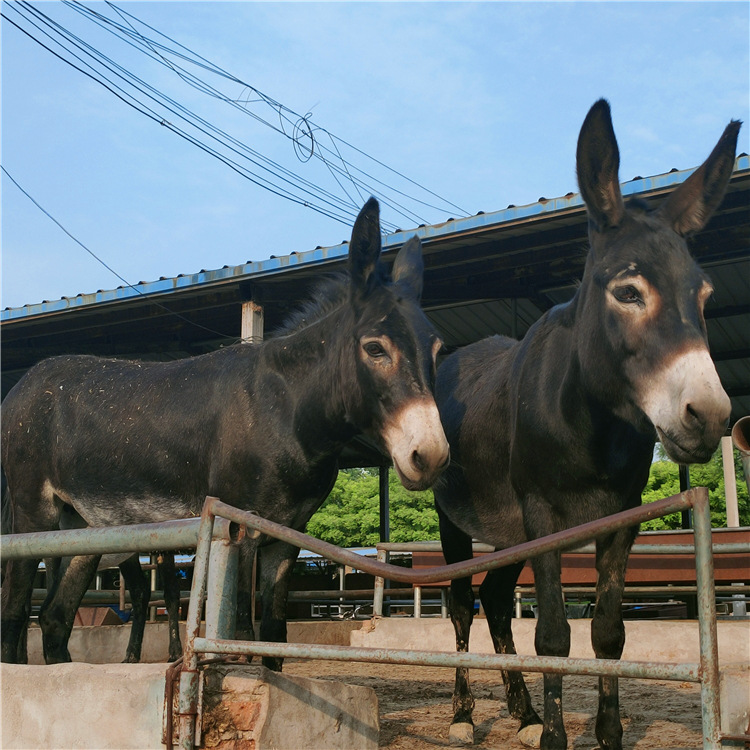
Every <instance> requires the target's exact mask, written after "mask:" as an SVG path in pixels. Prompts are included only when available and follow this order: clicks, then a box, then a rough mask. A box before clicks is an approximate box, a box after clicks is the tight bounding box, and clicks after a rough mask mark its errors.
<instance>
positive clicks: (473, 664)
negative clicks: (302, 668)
mask: <svg viewBox="0 0 750 750" xmlns="http://www.w3.org/2000/svg"><path fill="white" fill-rule="evenodd" d="M195 649H196V651H199V652H201V653H222V654H235V655H252V656H281V657H284V658H288V659H327V660H331V661H361V662H369V663H374V664H411V665H416V666H422V667H467V668H469V669H507V670H510V671H522V672H551V673H554V674H579V675H602V676H617V677H634V678H639V679H653V680H673V681H677V682H700V670H699V665H698V664H691V663H675V662H646V661H640V662H639V661H618V660H615V659H611V660H610V659H571V658H570V657H564V656H531V655H525V654H477V653H465V652H464V653H458V652H455V651H407V650H404V649H388V648H354V647H352V646H328V645H319V644H318V645H316V644H309V643H270V642H268V641H229V640H219V639H209V638H196V639H195Z"/></svg>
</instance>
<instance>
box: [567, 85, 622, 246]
mask: <svg viewBox="0 0 750 750" xmlns="http://www.w3.org/2000/svg"><path fill="white" fill-rule="evenodd" d="M576 171H577V172H578V187H579V188H580V190H581V196H582V197H583V201H584V203H585V204H586V210H587V212H588V216H589V222H590V223H591V224H592V225H593V228H594V229H595V230H597V231H599V232H603V231H604V230H605V229H609V228H610V227H616V226H619V224H620V222H621V221H622V217H623V215H624V213H625V203H624V201H623V199H622V193H621V192H620V181H619V177H618V174H619V171H620V150H619V148H618V147H617V139H616V138H615V131H614V128H613V127H612V115H611V112H610V109H609V102H607V100H606V99H599V101H598V102H596V103H595V104H594V106H593V107H591V109H590V110H589V113H588V114H587V115H586V119H585V120H584V121H583V125H582V126H581V132H580V134H579V136H578V147H577V149H576Z"/></svg>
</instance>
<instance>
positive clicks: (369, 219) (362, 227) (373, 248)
mask: <svg viewBox="0 0 750 750" xmlns="http://www.w3.org/2000/svg"><path fill="white" fill-rule="evenodd" d="M379 265H380V206H379V205H378V202H377V200H376V199H375V198H370V200H368V201H367V203H365V205H364V206H363V207H362V210H361V211H360V212H359V216H357V220H356V221H355V222H354V228H353V229H352V239H351V242H350V243H349V272H350V274H351V280H352V292H353V293H357V294H359V295H360V296H364V295H366V294H367V293H368V292H369V291H370V289H371V288H372V284H373V282H374V281H375V280H376V279H377V278H378V274H379V273H381V272H382V271H381V270H380V268H379Z"/></svg>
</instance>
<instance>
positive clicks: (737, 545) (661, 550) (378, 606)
mask: <svg viewBox="0 0 750 750" xmlns="http://www.w3.org/2000/svg"><path fill="white" fill-rule="evenodd" d="M748 530H749V529H748V528H747V527H745V528H737V529H727V531H748ZM714 531H715V530H714ZM650 533H651V534H655V533H658V534H660V535H663V534H664V532H648V531H647V532H642V533H641V535H640V537H639V539H643V538H647V537H648V534H650ZM679 533H680V536H684V531H682V530H681V531H680V532H679ZM375 549H376V550H377V553H376V555H377V556H376V559H377V560H378V561H379V562H388V558H389V555H390V554H391V552H409V553H412V554H413V553H415V552H438V553H441V554H442V551H443V548H442V545H441V543H440V542H439V541H424V542H378V544H376V545H375ZM711 549H712V552H713V554H714V555H732V554H742V553H745V554H746V553H748V552H750V542H714V543H713V544H712V545H711ZM494 550H495V548H494V547H493V546H491V545H489V544H484V543H482V542H473V543H472V551H473V552H474V553H475V554H480V555H483V554H487V553H488V552H494ZM566 552H568V553H574V554H595V553H596V546H595V545H593V544H584V545H582V546H577V547H571V548H569V549H566ZM634 555H690V556H694V555H695V545H694V544H690V543H688V544H670V543H668V542H667V543H663V544H648V543H642V542H639V543H638V544H634V545H633V547H632V548H631V550H630V556H631V557H632V556H634ZM385 582H386V579H384V578H382V577H380V576H378V577H376V578H375V587H374V593H373V615H374V616H375V617H382V616H383V614H384V605H385V596H384V592H385ZM563 590H564V592H567V593H571V594H587V595H590V594H592V593H593V592H594V586H593V585H591V586H582V585H575V586H571V585H564V586H563ZM533 591H534V587H533V586H516V589H515V598H516V608H515V609H516V611H515V616H516V617H517V618H520V617H521V612H520V604H521V596H522V594H523V593H527V594H528V593H531V592H533ZM625 591H626V593H630V594H639V595H648V596H664V595H673V594H693V595H694V594H696V593H697V586H674V585H669V586H664V585H659V584H655V585H645V584H641V585H633V584H628V583H627V581H626V583H625ZM716 591H717V592H721V593H722V594H728V595H730V596H728V597H724V598H727V599H728V600H731V599H732V598H734V597H732V596H731V595H738V594H739V595H747V594H748V593H750V586H747V585H742V584H740V585H727V586H716ZM413 601H414V605H413V606H414V617H415V618H420V617H421V616H422V586H421V585H419V584H414V586H413ZM440 606H441V617H447V616H448V615H447V597H446V592H445V589H444V588H443V587H441V588H440Z"/></svg>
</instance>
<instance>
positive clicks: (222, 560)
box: [206, 518, 239, 657]
mask: <svg viewBox="0 0 750 750" xmlns="http://www.w3.org/2000/svg"><path fill="white" fill-rule="evenodd" d="M232 527H234V529H236V528H237V527H236V526H234V525H233V524H232V523H231V521H228V520H227V519H225V518H217V519H215V521H214V528H213V535H212V539H211V551H210V553H209V561H208V584H207V585H208V590H209V591H210V592H211V596H209V597H208V599H207V600H206V638H234V631H235V626H236V623H237V570H238V564H239V563H238V561H239V547H238V545H237V542H236V539H237V534H236V533H233V528H232ZM233 537H234V538H233ZM208 656H209V657H210V656H213V655H212V654H209V655H208Z"/></svg>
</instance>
